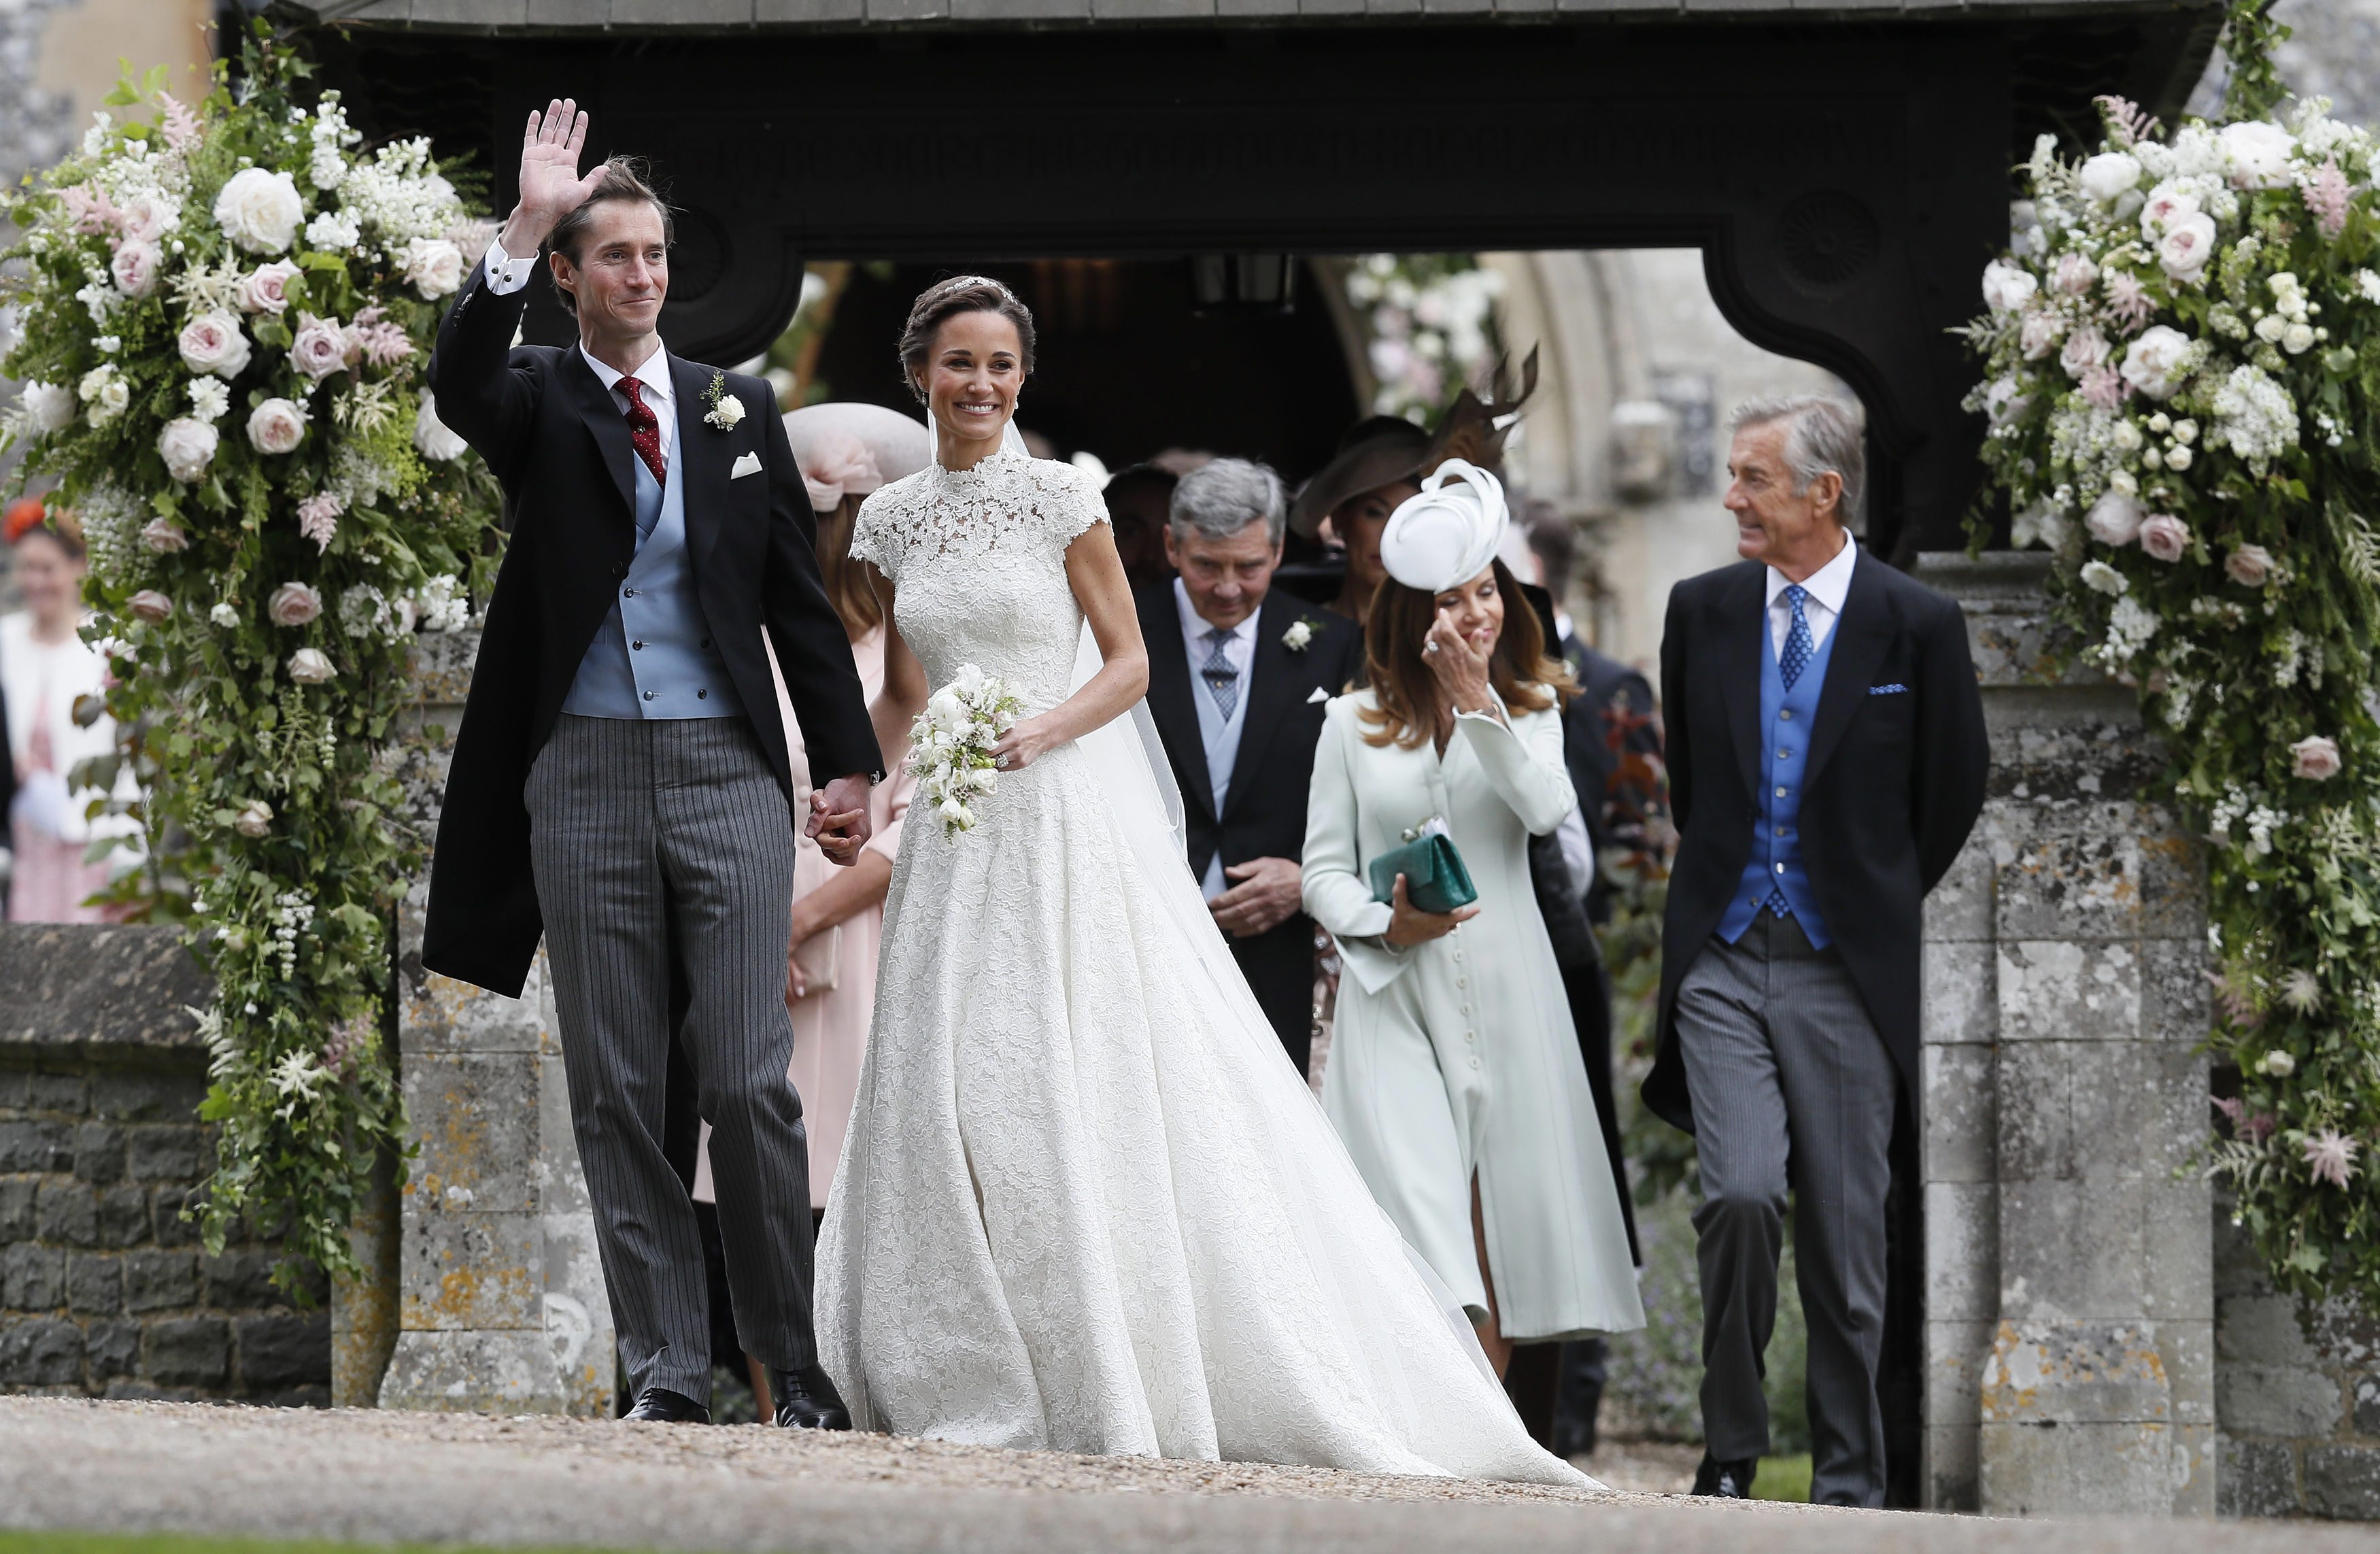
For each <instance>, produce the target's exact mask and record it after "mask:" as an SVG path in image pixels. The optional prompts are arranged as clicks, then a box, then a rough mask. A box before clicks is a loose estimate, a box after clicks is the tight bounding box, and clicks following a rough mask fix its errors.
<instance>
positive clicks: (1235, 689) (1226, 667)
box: [1198, 626, 1240, 723]
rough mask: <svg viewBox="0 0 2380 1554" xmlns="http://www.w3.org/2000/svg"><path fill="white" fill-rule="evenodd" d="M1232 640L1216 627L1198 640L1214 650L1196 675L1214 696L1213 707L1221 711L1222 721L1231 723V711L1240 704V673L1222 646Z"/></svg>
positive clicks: (1221, 628)
mask: <svg viewBox="0 0 2380 1554" xmlns="http://www.w3.org/2000/svg"><path fill="white" fill-rule="evenodd" d="M1231 639H1232V634H1231V632H1230V630H1229V629H1228V628H1226V627H1223V626H1217V627H1215V628H1214V629H1213V630H1212V631H1209V632H1208V633H1207V635H1206V636H1204V637H1200V638H1199V640H1200V641H1202V642H1205V643H1206V644H1208V646H1209V647H1211V648H1213V649H1214V651H1213V652H1212V653H1211V654H1209V655H1208V659H1207V662H1206V665H1205V667H1203V668H1201V669H1200V670H1199V671H1198V673H1199V674H1202V675H1204V676H1205V677H1206V680H1207V688H1208V690H1209V691H1212V692H1213V693H1214V696H1215V705H1216V706H1217V707H1219V708H1220V709H1221V710H1222V713H1223V721H1224V722H1227V723H1228V722H1231V721H1232V709H1233V708H1234V707H1237V706H1238V705H1239V704H1240V672H1239V671H1238V670H1236V669H1234V668H1233V667H1232V661H1231V660H1230V658H1228V657H1226V656H1225V654H1224V652H1223V647H1224V644H1226V643H1228V642H1229V641H1231Z"/></svg>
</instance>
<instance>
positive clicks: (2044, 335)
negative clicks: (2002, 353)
mask: <svg viewBox="0 0 2380 1554" xmlns="http://www.w3.org/2000/svg"><path fill="white" fill-rule="evenodd" d="M2065 327H2066V326H2065V325H2064V324H2062V323H2060V322H2058V315H2057V314H2055V313H2038V312H2028V313H2026V314H2025V315H2024V322H2022V323H2021V324H2019V325H2018V326H2017V331H2016V339H2017V345H2018V346H2020V347H2022V349H2023V351H2024V359H2025V360H2027V361H2039V360H2040V359H2041V358H2043V357H2046V356H2047V355H2048V354H2049V353H2050V352H2051V351H2054V350H2056V349H2057V348H2058V334H2060V333H2061V332H2062V331H2063V330H2064V329H2065Z"/></svg>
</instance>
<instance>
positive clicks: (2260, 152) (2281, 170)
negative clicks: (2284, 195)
mask: <svg viewBox="0 0 2380 1554" xmlns="http://www.w3.org/2000/svg"><path fill="white" fill-rule="evenodd" d="M2216 143H2217V144H2218V145H2219V146H2220V147H2221V149H2222V153H2223V176H2225V177H2226V178H2228V179H2229V180H2230V182H2231V187H2232V188H2288V187H2289V184H2290V182H2291V181H2292V179H2291V175H2290V172H2289V157H2290V156H2291V154H2293V153H2294V152H2296V151H2297V149H2298V143H2297V140H2296V138H2295V137H2293V136H2291V135H2290V134H2289V131H2288V130H2286V129H2283V128H2282V127H2280V126H2279V125H2277V124H2272V123H2268V122H2266V121H2265V120H2263V119H2249V120H2246V121H2244V122H2242V123H2240V124H2227V125H2225V126H2224V127H2223V128H2222V130H2221V131H2220V132H2219V133H2217V135H2216Z"/></svg>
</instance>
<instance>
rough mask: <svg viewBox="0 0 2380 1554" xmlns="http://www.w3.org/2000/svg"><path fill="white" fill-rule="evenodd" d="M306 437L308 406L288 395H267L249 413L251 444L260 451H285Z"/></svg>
mask: <svg viewBox="0 0 2380 1554" xmlns="http://www.w3.org/2000/svg"><path fill="white" fill-rule="evenodd" d="M305 439H306V410H305V407H303V406H300V405H295V404H292V403H291V402H290V401H288V400H286V399H268V400H266V401H265V402H264V403H263V404H261V405H259V406H258V407H256V408H255V409H254V410H252V411H250V412H249V418H248V441H249V446H250V447H253V448H254V449H255V450H256V451H257V452H258V453H261V454H285V453H287V452H289V450H290V449H292V448H295V447H296V446H297V444H298V443H302V442H304V441H305Z"/></svg>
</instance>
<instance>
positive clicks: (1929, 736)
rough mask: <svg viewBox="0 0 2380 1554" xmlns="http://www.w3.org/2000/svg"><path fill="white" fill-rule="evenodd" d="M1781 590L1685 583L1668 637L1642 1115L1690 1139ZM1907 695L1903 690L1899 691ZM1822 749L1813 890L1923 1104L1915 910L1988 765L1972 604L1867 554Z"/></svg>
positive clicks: (1837, 647) (1726, 579) (1824, 701)
mask: <svg viewBox="0 0 2380 1554" xmlns="http://www.w3.org/2000/svg"><path fill="white" fill-rule="evenodd" d="M1854 543H1856V541H1854ZM1767 629H1768V611H1767V567H1765V566H1763V565H1760V564H1759V563H1757V562H1748V561H1747V562H1739V563H1737V564H1736V565H1733V566H1727V567H1721V568H1720V569H1719V570H1718V571H1716V572H1706V573H1704V574H1703V575H1702V576H1701V577H1689V578H1687V579H1686V580H1685V581H1684V582H1682V583H1680V584H1679V585H1678V586H1677V587H1676V588H1675V589H1671V590H1670V614H1669V621H1668V624H1667V625H1665V626H1664V627H1663V629H1662V635H1661V687H1662V690H1663V692H1664V693H1665V695H1666V697H1667V705H1666V707H1665V709H1664V710H1665V714H1666V716H1665V722H1666V725H1667V733H1668V736H1669V757H1670V813H1671V814H1672V816H1673V817H1674V818H1675V819H1676V821H1677V827H1678V832H1679V839H1678V856H1677V861H1676V863H1675V864H1674V865H1673V866H1672V868H1671V871H1670V904H1669V911H1668V914H1667V917H1666V918H1665V920H1664V921H1663V923H1662V929H1661V1010H1660V1027H1659V1028H1660V1033H1661V1035H1660V1050H1659V1053H1658V1056H1657V1057H1656V1058H1655V1060H1654V1063H1653V1072H1652V1074H1650V1075H1649V1076H1648V1077H1647V1078H1646V1079H1645V1105H1646V1106H1647V1107H1649V1108H1651V1109H1652V1111H1654V1112H1655V1113H1656V1114H1657V1115H1658V1116H1661V1117H1663V1118H1666V1119H1668V1120H1669V1121H1670V1122H1671V1123H1676V1124H1677V1125H1678V1126H1679V1127H1682V1128H1684V1129H1686V1130H1687V1131H1689V1132H1692V1131H1693V1129H1694V1114H1693V1108H1692V1103H1691V1102H1690V1100H1689V1099H1688V1097H1687V1094H1686V1074H1685V1064H1684V1063H1683V1062H1682V1061H1681V1060H1680V1058H1679V1056H1678V1043H1677V1035H1676V1029H1675V1025H1676V1015H1677V1002H1678V984H1679V982H1680V981H1682V979H1683V978H1684V977H1685V974H1686V968H1687V967H1688V966H1690V965H1693V964H1694V957H1695V956H1696V955H1697V954H1698V953H1701V951H1702V948H1703V945H1704V944H1705V942H1706V941H1708V940H1709V939H1710V937H1711V935H1712V933H1713V932H1715V931H1716V930H1717V929H1718V922H1719V918H1720V917H1722V916H1723V915H1724V914H1725V913H1726V911H1727V905H1728V902H1729V901H1730V899H1731V898H1732V897H1733V896H1734V894H1735V892H1737V891H1738V890H1739V889H1741V888H1742V886H1743V866H1744V864H1745V862H1746V861H1747V860H1748V859H1749V858H1750V856H1751V854H1752V835H1753V827H1754V825H1755V824H1756V823H1757V819H1758V810H1757V808H1756V807H1755V798H1754V794H1755V790H1756V788H1757V786H1758V783H1759V782H1760V777H1761V773H1762V770H1763V767H1762V762H1761V759H1760V753H1761V748H1762V743H1761V740H1762V734H1763V730H1762V729H1761V727H1760V674H1761V669H1760V655H1761V654H1763V653H1766V652H1767V651H1768V638H1767V635H1766V634H1767ZM1891 686H1901V687H1904V688H1903V689H1900V690H1891V689H1888V687H1891ZM1809 739H1810V744H1809V758H1808V759H1809V765H1808V775H1807V776H1806V777H1805V778H1804V779H1803V792H1802V819H1801V828H1802V856H1803V862H1804V863H1805V864H1806V865H1807V866H1808V868H1809V871H1810V887H1811V889H1812V890H1813V891H1814V892H1815V893H1816V895H1817V899H1818V909H1819V911H1820V912H1822V913H1823V914H1824V915H1825V917H1826V922H1827V930H1828V933H1829V934H1830V935H1831V936H1832V937H1833V939H1834V942H1835V946H1836V948H1838V949H1839V950H1840V951H1841V953H1842V958H1843V965H1844V966H1845V968H1846V969H1847V970H1849V971H1850V973H1851V977H1852V983H1853V985H1855V986H1856V987H1857V988H1858V989H1859V994H1860V999H1861V1002H1863V1003H1864V1004H1865V1005H1866V1006H1867V1013H1868V1017H1869V1018H1870V1019H1871V1020H1873V1021H1874V1022H1875V1023H1876V1032H1877V1034H1878V1035H1880V1036H1882V1037H1883V1038H1884V1044H1885V1046H1886V1047H1887V1048H1888V1050H1890V1051H1891V1053H1892V1059H1893V1062H1894V1063H1895V1064H1896V1065H1898V1067H1899V1068H1900V1078H1901V1083H1902V1084H1903V1086H1904V1087H1907V1088H1906V1092H1905V1093H1907V1094H1909V1095H1911V1096H1914V1095H1915V1094H1916V1086H1915V1079H1916V1075H1917V989H1918V977H1919V970H1918V924H1919V907H1920V904H1921V903H1923V902H1924V901H1925V892H1928V891H1930V890H1932V889H1933V888H1934V885H1935V883H1936V882H1937V880H1940V879H1941V878H1942V876H1943V874H1944V873H1945V872H1946V871H1947V870H1948V869H1949V867H1950V864H1951V862H1952V860H1953V859H1955V858H1956V857H1957V856H1958V855H1959V849H1960V848H1961V846H1963V845H1964V844H1965V843H1966V840H1967V832H1969V831H1970V830H1972V829H1973V826H1974V823H1975V817H1976V816H1977V815H1978V814H1980V813H1982V811H1983V806H1984V782H1985V774H1986V772H1987V771H1988V769H1989V766H1990V751H1989V748H1988V747H1987V745H1986V742H1985V734H1984V704H1983V696H1982V693H1981V692H1980V691H1979V690H1978V689H1977V687H1976V684H1975V668H1974V663H1973V660H1972V659H1971V658H1970V657H1969V655H1968V651H1967V623H1966V618H1965V616H1964V615H1963V614H1962V613H1961V612H1960V609H1959V606H1958V605H1957V604H1955V603H1953V602H1952V601H1949V599H1946V598H1944V597H1943V596H1942V595H1940V594H1938V593H1936V592H1935V591H1934V590H1933V589H1929V588H1927V587H1925V585H1924V584H1922V583H1920V582H1917V581H1916V580H1915V579H1913V578H1912V577H1907V576H1905V575H1904V574H1902V573H1900V572H1899V571H1896V570H1895V569H1894V568H1892V567H1890V566H1888V565H1885V564H1884V563H1882V562H1879V561H1877V560H1876V558H1875V557H1874V556H1870V555H1862V556H1861V557H1860V559H1859V563H1858V565H1856V566H1854V567H1853V568H1852V584H1851V589H1850V591H1849V593H1848V594H1846V595H1845V597H1844V600H1843V612H1842V614H1841V616H1840V618H1839V619H1838V620H1837V621H1836V622H1835V643H1834V653H1833V657H1832V659H1831V660H1830V662H1828V667H1827V683H1826V686H1825V687H1824V688H1823V689H1822V690H1821V691H1820V693H1819V696H1818V710H1817V715H1816V716H1815V718H1814V719H1813V720H1812V722H1811V727H1810V734H1809Z"/></svg>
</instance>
